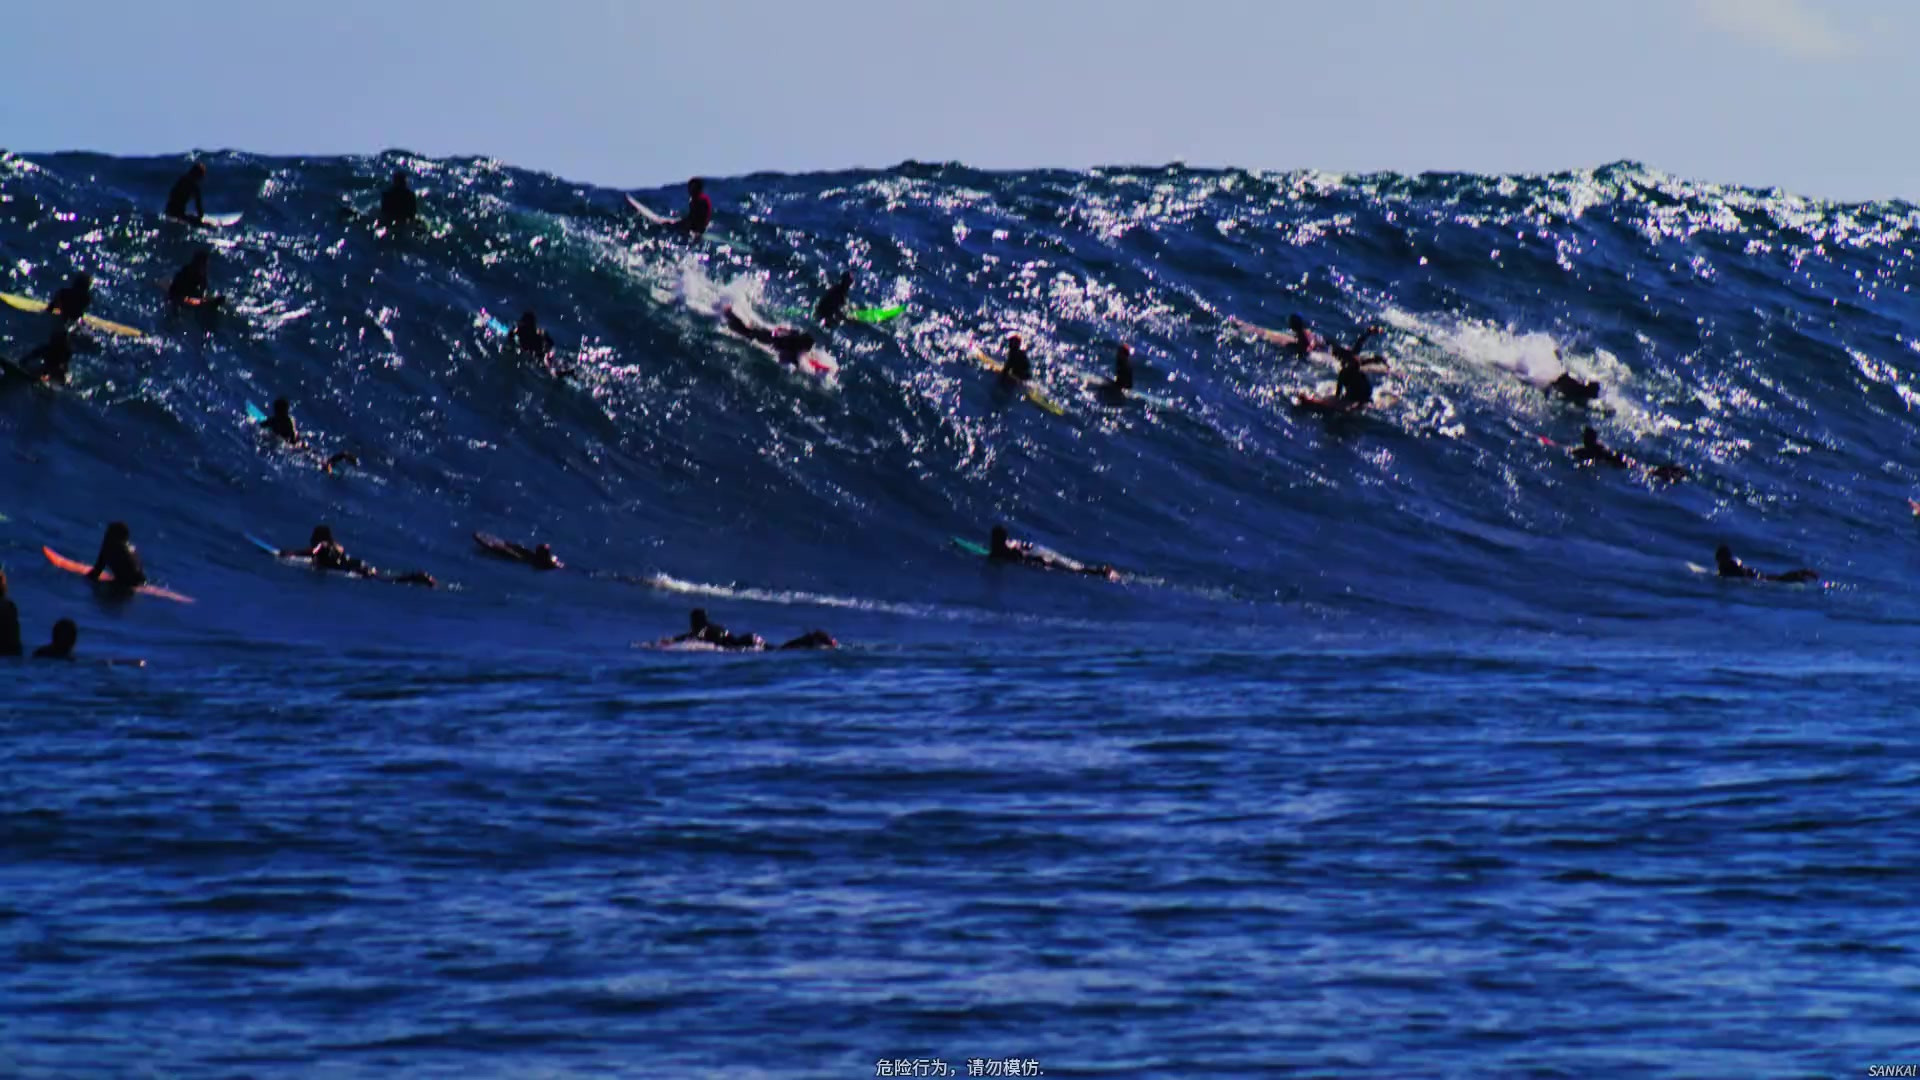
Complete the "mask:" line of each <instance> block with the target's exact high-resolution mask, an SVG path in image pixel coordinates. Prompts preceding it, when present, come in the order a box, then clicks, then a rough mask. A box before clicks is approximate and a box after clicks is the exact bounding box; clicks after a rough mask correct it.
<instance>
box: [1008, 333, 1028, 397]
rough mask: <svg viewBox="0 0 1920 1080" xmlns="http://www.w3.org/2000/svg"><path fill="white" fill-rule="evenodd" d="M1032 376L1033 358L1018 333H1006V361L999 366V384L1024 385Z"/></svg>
mask: <svg viewBox="0 0 1920 1080" xmlns="http://www.w3.org/2000/svg"><path fill="white" fill-rule="evenodd" d="M1032 378H1033V360H1032V359H1031V358H1030V357H1028V356H1027V344H1026V342H1024V341H1021V340H1020V335H1019V334H1008V335H1007V362H1006V363H1005V364H1003V365H1001V367H1000V385H1002V386H1009V387H1012V386H1024V385H1026V383H1027V381H1028V380H1029V379H1032Z"/></svg>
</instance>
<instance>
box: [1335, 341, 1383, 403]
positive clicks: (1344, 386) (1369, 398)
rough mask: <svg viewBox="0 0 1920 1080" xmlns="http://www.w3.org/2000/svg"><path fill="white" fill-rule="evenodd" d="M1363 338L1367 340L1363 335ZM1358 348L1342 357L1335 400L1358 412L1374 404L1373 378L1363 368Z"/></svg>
mask: <svg viewBox="0 0 1920 1080" xmlns="http://www.w3.org/2000/svg"><path fill="white" fill-rule="evenodd" d="M1361 340H1363V341H1364V340H1365V336H1364V335H1363V336H1362V338H1361ZM1360 364H1361V361H1360V355H1359V351H1358V349H1355V350H1353V351H1350V352H1348V353H1346V354H1345V355H1343V356H1341V357H1340V375H1339V378H1338V379H1337V380H1336V383H1335V389H1334V395H1333V397H1334V401H1335V403H1337V404H1338V405H1339V406H1340V407H1341V408H1343V409H1346V410H1348V411H1351V412H1357V411H1358V410H1360V409H1364V408H1366V407H1367V406H1369V405H1371V404H1373V380H1372V379H1370V378H1368V377H1367V373H1366V372H1365V371H1363V370H1361V367H1360Z"/></svg>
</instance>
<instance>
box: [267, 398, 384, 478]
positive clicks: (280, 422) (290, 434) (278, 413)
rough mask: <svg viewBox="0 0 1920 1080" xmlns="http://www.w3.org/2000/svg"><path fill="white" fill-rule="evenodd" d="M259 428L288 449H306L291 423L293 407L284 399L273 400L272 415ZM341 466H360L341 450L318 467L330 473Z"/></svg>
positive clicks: (358, 461)
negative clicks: (269, 433)
mask: <svg viewBox="0 0 1920 1080" xmlns="http://www.w3.org/2000/svg"><path fill="white" fill-rule="evenodd" d="M260 426H261V427H263V428H266V429H267V430H268V431H270V432H272V433H273V434H274V435H275V436H276V437H277V438H279V440H280V441H281V442H283V443H285V444H286V445H287V446H288V447H289V448H290V449H294V450H305V449H307V448H308V444H307V440H306V439H305V438H303V437H301V435H300V428H299V427H298V426H296V425H295V424H294V422H293V405H292V403H291V402H289V401H288V400H287V399H286V398H274V399H273V415H271V416H269V417H267V418H266V419H265V420H262V421H260ZM342 464H345V465H358V464H360V459H359V458H358V457H356V456H354V455H353V454H351V453H348V452H347V451H345V450H342V451H340V452H339V453H337V454H335V455H333V456H332V457H330V458H328V459H327V461H326V464H324V465H322V466H320V471H322V472H328V473H330V472H332V471H333V467H334V466H336V465H342Z"/></svg>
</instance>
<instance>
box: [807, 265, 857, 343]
mask: <svg viewBox="0 0 1920 1080" xmlns="http://www.w3.org/2000/svg"><path fill="white" fill-rule="evenodd" d="M852 291H853V271H851V270H848V271H845V272H843V273H842V274H841V275H840V280H839V281H836V282H834V283H833V285H832V286H831V287H829V288H828V289H827V291H826V293H825V294H824V295H822V296H821V297H820V302H819V303H817V304H815V305H813V319H814V321H815V322H817V323H819V324H820V325H821V326H824V327H827V328H829V329H831V328H832V327H834V326H837V325H839V322H840V320H841V319H842V318H844V317H845V316H846V312H847V294H848V293H850V292H852Z"/></svg>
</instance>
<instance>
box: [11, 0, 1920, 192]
mask: <svg viewBox="0 0 1920 1080" xmlns="http://www.w3.org/2000/svg"><path fill="white" fill-rule="evenodd" d="M11 6H12V8H13V10H10V11H9V12H8V17H7V26H6V30H5V32H4V34H0V100H4V101H6V102H7V103H8V104H7V105H6V106H5V107H4V109H3V110H0V116H3V117H4V120H3V121H0V139H3V140H5V145H6V147H7V148H8V149H13V150H24V151H46V150H56V149H60V150H67V149H87V150H99V151H105V152H109V153H116V154H146V153H162V152H177V151H182V150H187V149H191V148H235V149H242V150H250V151H256V152H261V153H272V154H282V153H308V154H332V153H343V152H353V153H358V152H372V151H377V150H381V149H386V148H392V147H400V148H405V149H409V150H416V151H420V152H422V153H428V154H434V155H443V154H468V153H473V154H486V155H490V156H494V157H498V158H501V159H503V160H506V161H508V162H510V163H512V164H515V165H522V166H527V167H530V168H536V169H543V170H547V171H550V172H555V173H559V174H561V175H562V176H566V177H569V178H572V179H577V180H586V181H593V182H598V183H605V184H614V185H620V186H653V185H658V184H666V183H670V182H673V181H676V180H679V179H683V178H684V177H686V176H688V175H690V174H693V173H700V174H705V175H716V176H724V175H729V174H734V173H743V172H754V171H761V170H775V171H785V172H798V171H810V170H815V169H829V168H840V167H848V166H884V165H891V164H894V163H897V162H899V161H902V160H906V159H909V158H913V159H917V160H922V161H946V160H960V161H964V162H967V163H969V164H973V165H979V166H984V167H990V168H1008V167H1022V166H1041V165H1051V166H1068V167H1084V166H1087V165H1093V164H1137V163H1161V162H1167V161H1173V160H1180V161H1186V162H1188V163H1191V164H1206V165H1240V166H1247V167H1253V168H1271V169H1293V168H1317V169H1327V170H1336V171H1354V170H1371V169H1397V170H1402V171H1414V172H1417V171H1422V170H1429V169H1436V170H1473V171H1480V172H1494V171H1547V170H1553V169H1560V168H1570V167H1578V166H1584V165H1595V164H1600V163H1602V162H1606V161H1613V160H1618V159H1621V158H1634V159H1638V160H1642V161H1645V162H1647V163H1648V164H1650V165H1653V166H1656V167H1659V168H1663V169H1666V170H1668V171H1671V172H1675V173H1680V174H1684V175H1688V176H1694V177H1700V178H1704V179H1709V180H1722V181H1734V182H1739V183H1745V184H1752V185H1756V186H1766V185H1779V186H1782V187H1786V188H1789V189H1792V190H1795V191H1799V192H1802V193H1805V194H1810V195H1820V196H1829V197H1836V198H1883V197H1908V198H1912V197H1916V196H1920V140H1916V139H1914V138H1913V127H1912V124H1911V122H1910V120H1909V119H1908V117H1907V115H1906V114H1907V111H1908V110H1909V109H1910V108H1911V107H1912V106H1913V105H1914V103H1916V102H1920V68H1916V66H1915V65H1913V64H1912V63H1911V62H1910V56H1911V54H1912V53H1913V47H1914V46H1915V45H1916V44H1920V4H1914V3H1912V2H1911V0H965V2H958V0H956V2H936V0H891V2H886V0H816V2H812V3H807V2H798V3H796V2H793V0H687V2H682V3H656V2H626V0H545V2H542V3H531V2H509V0H457V2H456V0H324V2H315V0H290V2H279V0H246V2H241V0H185V2H182V3H165V2H156V0H67V2H65V3H47V2H37V0H35V2H23V3H20V4H16V5H11Z"/></svg>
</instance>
